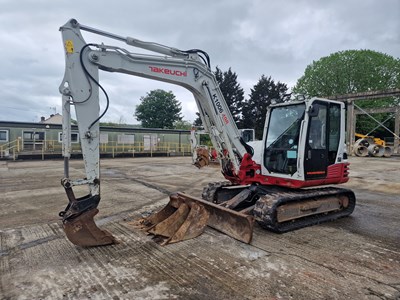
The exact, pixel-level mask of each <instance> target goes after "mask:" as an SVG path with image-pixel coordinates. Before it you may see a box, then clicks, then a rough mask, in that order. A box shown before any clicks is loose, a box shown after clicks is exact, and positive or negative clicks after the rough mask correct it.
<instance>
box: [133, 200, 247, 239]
mask: <svg viewBox="0 0 400 300" xmlns="http://www.w3.org/2000/svg"><path fill="white" fill-rule="evenodd" d="M253 223H254V219H253V217H252V216H250V215H248V214H244V213H240V212H236V211H233V210H230V209H227V208H225V207H222V206H220V205H217V204H214V203H211V202H207V201H204V200H202V199H198V198H195V197H192V196H188V195H186V194H184V193H176V194H172V195H171V196H170V201H169V202H168V204H167V205H166V206H165V207H164V208H163V209H161V210H160V211H159V212H157V213H155V214H152V215H150V216H148V217H145V218H142V219H139V220H137V221H134V223H133V225H134V226H136V227H139V228H141V229H143V230H145V231H146V232H148V233H149V234H153V235H154V238H155V240H156V241H157V242H159V243H160V244H161V245H166V244H169V243H176V242H179V241H183V240H188V239H192V238H195V237H197V236H199V235H200V234H202V233H203V231H204V229H205V227H206V226H207V225H208V226H210V227H212V228H214V229H217V230H219V231H221V232H223V233H225V234H227V235H229V236H231V237H233V238H235V239H237V240H240V241H242V242H245V243H250V241H251V237H252V233H253Z"/></svg>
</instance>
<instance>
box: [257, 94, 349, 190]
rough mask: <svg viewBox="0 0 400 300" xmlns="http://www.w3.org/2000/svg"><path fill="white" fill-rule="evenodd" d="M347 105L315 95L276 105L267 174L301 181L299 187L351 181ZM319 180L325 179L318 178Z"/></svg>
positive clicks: (268, 134) (267, 136)
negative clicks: (346, 163) (346, 161)
mask: <svg viewBox="0 0 400 300" xmlns="http://www.w3.org/2000/svg"><path fill="white" fill-rule="evenodd" d="M344 126H345V125H344V106H343V104H341V103H339V102H336V101H329V100H326V99H318V98H313V99H310V100H306V101H301V102H300V101H294V102H293V103H284V104H279V105H275V106H272V107H271V108H270V109H269V113H268V116H267V121H266V126H265V133H264V141H265V150H264V153H263V159H262V161H263V174H264V175H266V176H271V177H275V178H277V177H279V178H286V179H287V180H288V181H291V180H292V181H293V182H294V180H297V181H302V182H303V183H299V182H297V184H298V185H300V186H298V187H303V186H311V185H320V184H323V183H324V181H329V182H327V183H332V184H333V183H342V182H345V181H347V180H348V178H347V173H346V168H343V169H341V170H342V172H332V170H334V169H335V168H342V166H343V163H344V161H345V160H346V158H347V155H346V150H345V143H344V140H345V137H344V132H345V129H344ZM316 180H320V181H321V180H322V181H321V182H320V181H316Z"/></svg>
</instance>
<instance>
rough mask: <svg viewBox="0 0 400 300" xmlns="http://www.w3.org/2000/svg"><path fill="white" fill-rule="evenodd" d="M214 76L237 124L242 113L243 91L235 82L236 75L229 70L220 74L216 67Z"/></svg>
mask: <svg viewBox="0 0 400 300" xmlns="http://www.w3.org/2000/svg"><path fill="white" fill-rule="evenodd" d="M214 74H215V78H216V79H217V82H218V84H219V88H220V89H221V92H222V95H223V96H224V98H225V101H226V103H227V104H228V107H229V110H230V111H231V114H232V116H233V119H234V120H235V122H238V121H239V120H240V116H241V113H242V107H243V101H244V91H243V89H242V88H241V87H240V84H239V83H238V82H237V75H236V73H235V72H232V70H231V68H229V69H228V71H225V72H222V71H221V69H219V68H218V67H216V68H215V72H214Z"/></svg>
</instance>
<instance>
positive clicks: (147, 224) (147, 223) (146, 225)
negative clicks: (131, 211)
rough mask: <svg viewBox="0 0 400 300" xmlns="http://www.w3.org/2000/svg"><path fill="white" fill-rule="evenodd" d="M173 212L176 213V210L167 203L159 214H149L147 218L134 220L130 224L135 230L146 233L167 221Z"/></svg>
mask: <svg viewBox="0 0 400 300" xmlns="http://www.w3.org/2000/svg"><path fill="white" fill-rule="evenodd" d="M175 211H176V208H175V207H174V206H172V205H171V204H170V203H168V204H167V205H166V206H165V207H164V208H163V209H162V210H160V211H159V212H157V213H154V214H151V215H150V216H148V217H144V218H140V219H138V220H135V221H133V222H131V224H132V225H133V226H134V227H136V228H139V229H141V230H145V231H147V230H149V229H151V228H153V227H154V226H155V225H157V224H158V223H160V222H162V221H164V220H165V219H167V218H168V217H170V216H171V215H172V214H173V213H174V212H175Z"/></svg>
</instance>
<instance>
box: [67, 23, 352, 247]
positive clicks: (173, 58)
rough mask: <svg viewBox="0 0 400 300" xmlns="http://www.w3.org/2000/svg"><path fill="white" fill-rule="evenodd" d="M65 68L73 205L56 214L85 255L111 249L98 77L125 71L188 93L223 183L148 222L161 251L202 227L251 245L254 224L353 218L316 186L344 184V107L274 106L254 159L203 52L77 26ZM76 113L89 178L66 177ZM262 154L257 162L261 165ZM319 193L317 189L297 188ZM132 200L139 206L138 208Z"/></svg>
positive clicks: (282, 226)
mask: <svg viewBox="0 0 400 300" xmlns="http://www.w3.org/2000/svg"><path fill="white" fill-rule="evenodd" d="M60 30H61V33H62V39H63V44H64V49H65V60H66V68H65V75H64V79H63V81H62V83H61V86H60V93H61V94H62V105H63V139H62V141H63V155H64V158H65V163H64V165H65V171H64V178H63V180H62V184H63V186H64V188H65V191H66V193H67V196H68V199H69V204H68V206H67V207H66V209H65V210H64V211H62V212H61V213H60V216H61V217H62V218H63V224H64V230H65V232H66V234H67V237H68V239H69V240H70V241H71V242H72V243H74V244H76V245H81V246H94V245H106V244H111V243H114V242H115V239H114V238H113V236H112V235H111V234H109V233H107V232H105V231H103V230H101V229H99V228H98V227H97V226H96V225H95V223H94V220H93V217H94V215H96V213H97V212H98V210H97V206H98V204H99V201H100V176H99V165H100V164H99V139H100V132H99V120H100V118H101V117H102V116H103V115H104V114H105V112H106V110H107V108H106V109H105V110H104V111H103V112H101V113H100V106H99V89H101V90H102V92H103V93H104V94H105V97H106V99H107V107H108V103H109V99H108V96H107V94H106V92H105V90H104V89H103V88H102V87H101V85H100V83H99V70H102V71H106V72H119V73H125V74H128V75H132V76H140V77H144V78H148V79H152V80H159V81H164V82H168V83H172V84H176V85H179V86H182V87H184V88H186V89H188V90H189V91H191V92H192V93H193V96H194V99H195V101H196V104H197V106H198V110H199V113H200V117H201V120H202V123H203V126H204V129H205V131H206V132H208V133H209V135H210V138H211V142H212V144H213V147H214V148H215V149H216V150H217V153H218V159H219V161H220V165H221V171H222V174H223V175H224V176H225V178H226V179H227V183H222V184H221V183H210V184H209V185H208V186H207V187H205V188H204V191H203V195H202V197H203V199H199V198H195V197H192V196H189V195H186V194H183V193H177V194H173V195H171V196H170V203H169V204H168V205H167V206H166V207H165V208H164V209H163V210H161V211H160V212H159V213H157V214H153V215H151V216H150V217H148V218H146V219H144V220H142V222H141V225H142V226H143V227H145V228H146V229H147V230H148V231H149V232H151V233H153V234H155V235H159V236H162V237H164V243H168V242H176V241H179V240H183V239H188V238H192V237H195V236H197V235H199V234H201V232H202V231H203V229H204V227H205V226H206V225H209V226H212V227H214V228H216V229H218V230H220V231H222V232H224V233H226V234H228V235H230V236H232V237H234V238H236V239H239V240H241V241H244V242H250V240H251V237H252V226H253V222H254V220H255V221H257V222H258V223H259V224H260V225H261V226H262V227H264V228H266V229H269V230H272V231H275V232H285V231H289V230H293V229H298V228H301V227H304V226H309V225H312V224H317V223H320V222H323V221H329V220H333V219H336V218H339V217H342V216H347V215H349V214H351V213H352V211H353V209H354V206H355V196H354V193H353V192H352V191H350V190H347V189H340V188H334V187H324V188H320V187H319V186H322V185H326V184H338V183H343V182H346V181H347V180H348V162H347V160H346V159H347V157H346V154H345V149H344V133H345V127H344V120H345V117H344V112H345V108H344V104H343V103H340V102H336V101H330V100H326V99H320V98H312V99H308V100H304V101H293V102H286V103H283V104H278V105H273V106H271V107H270V108H269V111H268V113H267V116H266V123H265V130H264V135H263V139H262V141H261V142H259V143H257V145H258V148H259V149H258V151H257V153H256V154H255V153H254V151H253V148H252V147H251V146H250V145H248V144H247V143H246V142H245V141H244V140H243V138H242V137H241V134H240V132H239V130H238V128H237V127H236V124H235V122H234V120H233V117H232V116H231V113H230V111H229V108H228V106H227V104H226V102H225V100H224V98H223V96H222V93H221V91H220V89H219V86H218V83H217V81H216V79H215V77H214V75H213V73H212V71H211V67H210V59H209V57H208V55H207V53H206V52H204V51H201V50H198V49H193V50H185V51H184V50H178V49H176V48H171V47H167V46H164V45H160V44H158V43H151V42H143V41H140V40H137V39H135V38H131V37H122V36H119V35H115V34H111V33H108V32H105V31H101V30H98V29H95V28H91V27H88V26H85V25H82V24H80V23H78V22H77V21H76V20H74V19H71V20H70V21H68V22H67V23H66V24H65V25H63V26H62V27H61V28H60ZM81 31H88V32H91V33H94V34H98V35H102V36H105V37H108V38H112V39H115V40H118V41H122V42H125V43H126V44H128V45H130V46H133V47H137V48H143V49H146V50H149V51H152V52H153V54H151V55H150V54H148V55H145V54H137V53H133V52H130V51H128V50H126V49H123V48H120V47H117V46H113V45H111V46H110V45H105V44H94V43H86V41H85V40H84V38H83V37H82V35H81ZM71 106H74V107H75V112H76V117H77V123H78V127H79V136H80V139H81V147H82V153H83V160H84V163H85V170H86V176H85V178H82V179H77V180H72V179H70V178H69V168H68V161H69V157H70V154H71V138H70V136H71V125H70V120H71V114H70V109H71ZM255 155H256V156H255ZM76 185H87V186H88V190H89V192H88V194H87V195H86V196H84V197H80V198H76V197H75V196H74V192H73V187H74V186H76ZM312 186H316V187H317V188H314V189H300V188H303V187H312ZM133 201H134V199H133Z"/></svg>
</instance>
